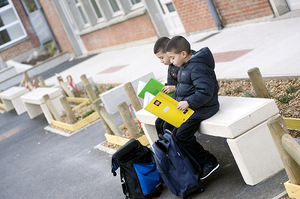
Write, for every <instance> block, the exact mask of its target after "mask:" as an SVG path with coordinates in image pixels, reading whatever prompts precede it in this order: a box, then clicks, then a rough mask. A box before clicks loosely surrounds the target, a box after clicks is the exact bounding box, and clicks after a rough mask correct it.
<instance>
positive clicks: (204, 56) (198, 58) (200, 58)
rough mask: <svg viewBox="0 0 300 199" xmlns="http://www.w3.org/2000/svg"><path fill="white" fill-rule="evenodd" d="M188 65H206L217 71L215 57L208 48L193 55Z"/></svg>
mask: <svg viewBox="0 0 300 199" xmlns="http://www.w3.org/2000/svg"><path fill="white" fill-rule="evenodd" d="M187 63H204V64H206V65H208V66H209V67H210V68H212V69H215V61H214V57H213V55H212V53H211V51H210V50H209V48H208V47H204V48H202V49H200V50H199V51H197V52H196V53H194V54H193V53H192V56H191V58H190V59H189V60H188V61H187Z"/></svg>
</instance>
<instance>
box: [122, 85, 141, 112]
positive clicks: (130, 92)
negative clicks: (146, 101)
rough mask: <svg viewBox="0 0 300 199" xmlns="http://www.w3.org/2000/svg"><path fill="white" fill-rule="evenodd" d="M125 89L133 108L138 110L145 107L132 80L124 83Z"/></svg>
mask: <svg viewBox="0 0 300 199" xmlns="http://www.w3.org/2000/svg"><path fill="white" fill-rule="evenodd" d="M123 87H124V89H125V91H126V93H127V95H128V98H129V100H130V102H131V104H132V106H133V108H134V109H135V110H136V111H139V110H141V109H143V107H142V105H141V103H140V101H139V98H138V97H137V95H136V93H135V91H134V89H133V87H132V84H131V82H127V83H125V84H124V86H123Z"/></svg>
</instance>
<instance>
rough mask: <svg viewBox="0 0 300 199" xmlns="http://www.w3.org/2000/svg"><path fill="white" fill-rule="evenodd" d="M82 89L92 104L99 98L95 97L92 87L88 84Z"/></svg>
mask: <svg viewBox="0 0 300 199" xmlns="http://www.w3.org/2000/svg"><path fill="white" fill-rule="evenodd" d="M84 89H85V91H86V93H87V94H88V96H89V98H90V100H91V101H92V102H93V101H95V100H96V99H98V98H99V96H97V95H96V93H95V91H94V89H93V87H92V85H90V84H88V85H86V86H84Z"/></svg>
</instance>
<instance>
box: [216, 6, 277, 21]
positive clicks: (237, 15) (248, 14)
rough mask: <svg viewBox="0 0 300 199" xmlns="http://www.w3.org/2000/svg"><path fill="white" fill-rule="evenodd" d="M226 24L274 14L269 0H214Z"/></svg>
mask: <svg viewBox="0 0 300 199" xmlns="http://www.w3.org/2000/svg"><path fill="white" fill-rule="evenodd" d="M214 2H215V6H216V8H217V10H218V11H219V14H220V16H221V20H222V21H223V22H224V23H225V24H231V23H237V22H243V21H247V20H252V19H256V18H262V17H266V16H271V15H274V14H273V11H272V8H271V5H270V3H269V0H256V1H249V0H214Z"/></svg>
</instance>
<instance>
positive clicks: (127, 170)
mask: <svg viewBox="0 0 300 199" xmlns="http://www.w3.org/2000/svg"><path fill="white" fill-rule="evenodd" d="M111 167H112V168H111V172H112V173H113V175H114V176H116V175H117V173H116V170H117V169H118V168H120V176H121V184H122V189H123V193H124V195H125V196H126V197H125V198H126V199H141V198H142V199H143V198H152V197H158V196H159V195H160V194H161V193H162V187H163V186H162V178H161V176H160V174H159V172H158V170H157V169H156V164H155V159H154V154H153V152H152V151H151V150H150V149H149V148H148V147H146V146H143V145H142V144H141V143H140V142H139V141H138V140H135V139H130V140H129V141H128V142H127V143H126V144H125V145H123V146H122V147H121V148H120V149H118V150H117V151H116V152H115V153H114V155H113V156H112V164H111Z"/></svg>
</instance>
